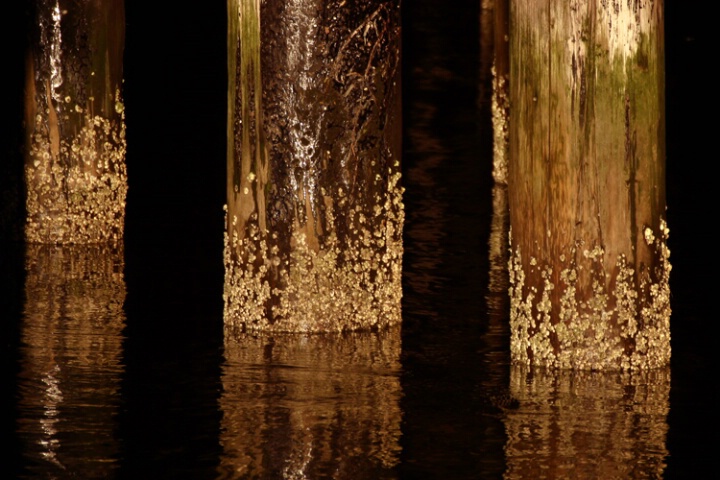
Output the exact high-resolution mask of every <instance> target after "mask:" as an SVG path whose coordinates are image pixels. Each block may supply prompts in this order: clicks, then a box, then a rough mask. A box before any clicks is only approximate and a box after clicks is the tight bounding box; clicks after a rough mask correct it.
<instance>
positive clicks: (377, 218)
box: [224, 0, 404, 332]
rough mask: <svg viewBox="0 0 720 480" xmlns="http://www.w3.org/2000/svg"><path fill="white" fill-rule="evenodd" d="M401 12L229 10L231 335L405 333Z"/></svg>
mask: <svg viewBox="0 0 720 480" xmlns="http://www.w3.org/2000/svg"><path fill="white" fill-rule="evenodd" d="M399 3H400V2H399V1H398V0H391V1H388V0H373V1H369V2H345V1H342V0H330V1H320V0H309V1H308V0H306V1H300V0H291V1H284V0H283V1H267V2H260V1H259V0H229V2H228V17H229V25H228V33H229V36H228V55H229V58H228V62H229V72H230V78H229V92H228V94H229V112H228V177H227V199H228V203H227V211H226V232H225V260H224V261H225V292H224V297H225V321H226V324H228V325H229V326H232V327H239V328H242V329H245V330H251V331H252V330H262V331H288V332H320V331H342V330H362V329H369V328H376V327H382V326H385V325H391V324H397V323H399V322H400V300H401V294H402V292H401V264H402V226H403V215H404V213H403V205H402V187H401V185H400V138H401V137H400V133H401V132H400V126H401V111H400V4H399Z"/></svg>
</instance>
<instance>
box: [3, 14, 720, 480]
mask: <svg viewBox="0 0 720 480" xmlns="http://www.w3.org/2000/svg"><path fill="white" fill-rule="evenodd" d="M9 3H11V5H4V6H3V9H2V11H0V19H2V28H1V30H2V33H1V35H2V41H1V43H2V50H0V51H1V52H2V63H1V65H2V67H0V71H1V72H2V78H3V83H2V85H3V86H2V91H3V94H2V95H1V96H0V97H1V98H2V101H1V102H2V103H0V105H1V106H2V107H1V108H2V113H1V114H2V119H3V123H2V137H0V138H1V139H2V141H1V143H2V150H1V151H0V152H1V155H2V159H0V202H1V203H0V242H1V243H0V247H2V250H0V267H1V268H2V271H1V273H2V277H0V278H2V280H3V287H2V296H1V297H0V315H2V314H4V312H20V311H21V309H22V303H23V285H24V282H23V280H22V279H23V260H22V258H23V256H22V246H21V245H19V244H18V243H17V242H15V241H14V240H15V239H17V234H18V229H17V222H16V220H17V219H18V218H22V214H23V211H22V208H23V207H22V200H21V199H22V156H21V152H22V123H21V122H22V108H23V95H22V88H23V75H22V72H23V70H24V66H23V62H24V51H25V46H26V42H27V39H26V37H25V35H24V32H25V31H26V28H25V26H26V22H27V21H28V18H27V15H26V11H27V9H26V8H25V5H26V4H25V3H24V2H21V1H17V2H9ZM187 5H189V6H184V5H180V4H178V3H163V4H162V5H161V2H141V1H138V0H128V1H127V2H126V22H127V31H126V32H127V37H126V51H125V89H124V97H125V106H126V115H127V117H126V123H127V140H128V152H127V165H128V177H129V194H128V201H127V219H126V240H125V251H126V256H125V259H126V263H125V267H126V280H127V287H128V292H129V293H128V298H127V304H126V310H127V312H128V317H129V318H130V317H132V318H134V319H137V321H134V322H132V323H129V324H128V326H127V332H126V333H127V335H128V341H127V342H126V344H125V351H126V359H125V360H126V368H127V375H128V377H129V378H134V379H135V380H134V381H133V383H131V384H129V385H126V391H127V394H128V400H127V401H128V402H130V403H131V404H132V403H133V402H136V403H137V402H149V408H148V410H147V411H148V414H147V417H143V416H142V415H140V416H139V417H134V418H130V419H129V421H126V422H125V424H130V425H135V426H139V425H142V424H143V423H145V424H147V425H150V426H154V427H158V428H156V429H155V430H157V431H170V432H176V433H178V434H181V433H182V434H183V435H184V436H185V437H186V438H198V439H200V438H202V436H203V432H202V431H200V428H201V427H202V425H205V424H206V422H205V421H204V420H200V419H194V420H193V419H189V420H188V419H186V420H185V421H183V425H160V424H158V422H162V421H163V420H158V419H153V418H152V416H151V415H152V412H153V408H152V407H153V401H154V400H153V398H159V397H162V396H163V395H164V394H166V392H162V391H161V390H162V388H164V387H163V382H162V381H161V380H162V379H161V378H160V375H161V374H162V368H159V367H158V368H154V369H149V368H147V366H148V365H151V364H153V365H157V364H162V363H163V362H166V361H167V362H170V361H171V362H175V364H178V365H180V368H184V369H186V370H187V372H188V375H190V376H193V377H203V376H206V377H207V378H209V379H217V378H218V377H219V371H218V370H219V365H220V363H221V358H220V357H221V349H222V298H221V295H222V281H223V265H222V232H223V212H222V206H223V204H224V203H225V144H226V117H227V103H226V102H227V88H226V85H227V84H226V74H227V71H226V61H227V60H226V55H225V52H226V8H227V7H226V2H210V1H208V2H202V3H201V4H197V3H192V4H187ZM701 6H702V4H701V3H700V2H699V1H683V0H673V1H667V2H665V13H666V54H667V55H666V62H667V63H666V67H667V70H666V71H667V75H666V82H667V84H666V86H667V90H666V92H667V96H666V101H667V108H666V111H667V117H666V122H667V187H668V189H667V197H668V201H667V204H668V221H669V226H670V229H671V233H670V240H669V244H670V248H671V251H672V255H671V263H672V266H673V271H672V275H671V290H672V292H673V300H672V302H673V319H672V335H673V337H672V338H673V360H672V362H673V376H672V391H671V399H670V401H671V411H670V418H669V420H668V422H669V424H670V425H671V428H670V431H669V434H668V449H669V451H670V452H671V458H670V459H669V460H668V469H667V478H692V476H691V477H688V475H689V474H693V475H694V474H698V475H699V474H701V473H703V472H705V468H706V467H707V466H708V465H709V464H710V462H709V459H710V458H711V457H710V449H711V446H714V440H711V439H714V438H716V435H715V432H714V426H715V425H716V409H714V408H713V407H714V406H715V405H716V404H717V403H716V400H717V380H716V375H713V374H712V373H711V370H710V359H711V355H710V352H711V351H712V349H713V347H714V346H715V345H714V344H715V342H716V340H715V337H714V336H713V331H714V330H711V328H712V324H713V323H715V320H717V316H718V315H717V309H716V308H713V307H715V305H714V304H713V303H712V302H711V299H714V298H715V295H713V293H714V290H715V288H716V279H715V278H714V277H713V276H712V275H713V273H712V272H713V271H714V268H715V267H714V266H713V265H714V264H715V259H716V257H717V253H716V252H715V246H716V242H714V241H713V237H711V229H712V230H713V231H714V228H712V227H711V225H712V224H713V223H716V220H715V217H714V216H712V215H711V209H710V206H711V205H712V206H714V207H715V209H716V208H717V201H716V200H710V197H711V195H710V194H711V192H713V191H714V190H716V189H717V187H716V186H715V178H716V174H715V172H714V169H713V168H714V164H715V163H717V157H718V155H717V153H716V149H715V148H712V149H711V147H710V139H711V138H713V137H712V136H711V134H710V127H711V126H713V127H714V126H716V125H717V120H716V116H717V111H716V110H715V108H716V107H715V103H716V102H715V99H716V93H715V92H716V89H715V88H714V87H713V88H710V80H709V79H710V78H711V74H710V72H711V69H712V60H714V56H709V51H710V48H709V44H708V40H707V38H708V37H709V34H708V30H706V29H705V28H704V25H703V22H702V21H701V20H702V18H703V17H706V16H707V14H708V12H707V11H703V10H702V9H701ZM478 8H479V0H476V1H465V0H456V1H453V2H443V1H440V0H417V1H415V2H413V1H410V0H407V1H405V3H404V15H405V17H404V25H403V26H404V29H405V32H406V33H405V41H404V59H405V70H406V72H409V71H411V69H412V65H413V64H414V63H413V62H417V61H418V57H417V56H418V55H419V54H420V53H418V51H419V49H418V48H417V47H416V46H417V45H418V44H419V43H420V42H423V41H428V40H427V39H425V38H423V37H422V36H421V35H420V34H418V33H417V32H416V31H415V32H414V31H413V22H414V21H415V20H416V19H417V18H420V17H427V16H428V15H436V16H437V18H438V22H440V23H442V25H444V26H447V28H448V32H447V39H446V41H447V45H446V46H449V47H450V48H451V49H452V53H453V57H454V58H458V57H460V58H461V60H460V61H464V62H467V63H468V64H470V65H471V66H474V65H476V64H477V62H478V60H479V59H478V56H479V50H478V46H477V43H478V31H477V28H478V27H477V24H476V22H475V20H476V19H477V18H478ZM463 56H464V57H463ZM462 58H464V60H462ZM405 78H406V79H409V78H411V75H409V74H406V75H405ZM406 87H407V88H406V89H405V91H406V94H405V97H406V98H405V103H406V105H407V104H410V103H411V102H412V101H413V99H412V98H411V97H410V96H411V95H412V92H413V88H412V85H407V86H406ZM404 161H405V159H404ZM407 161H408V162H410V161H412V158H411V157H408V158H407ZM410 166H411V165H409V164H407V163H406V164H404V168H405V169H407V168H409V167H410ZM478 168H479V170H478V171H480V172H484V173H486V174H488V173H489V171H490V166H489V165H488V164H485V165H481V166H480V167H478ZM488 185H489V181H488V180H487V178H486V179H484V180H483V179H479V180H478V189H479V190H480V191H481V193H480V194H479V195H480V196H481V197H482V198H481V199H480V201H483V202H487V204H489V190H488V189H487V186H488ZM448 188H452V186H449V187H448ZM413 194H416V193H414V192H413V191H411V190H409V191H408V195H413ZM715 209H714V210H715ZM487 230H488V227H487V225H480V226H478V229H477V232H478V235H483V234H485V233H486V232H487ZM486 238H487V236H481V237H480V238H479V240H478V241H479V243H481V244H485V242H486ZM180 272H182V275H183V276H182V278H181V279H179V278H178V277H177V275H178V274H180ZM180 298H182V299H185V301H178V299H180ZM178 319H182V321H179V320H178ZM208 319H212V321H208ZM0 323H2V328H1V329H0V335H2V339H1V340H2V348H3V364H4V367H5V370H4V371H5V372H6V376H5V377H4V379H5V384H6V385H13V384H14V375H15V373H16V370H17V366H16V363H15V358H16V357H17V349H18V342H19V340H18V338H19V334H18V332H19V325H18V324H17V322H16V321H15V317H11V320H8V317H5V318H2V319H0ZM408 341H410V342H412V341H413V339H412V338H410V339H408ZM198 343H202V344H203V345H204V346H203V348H204V349H206V350H207V345H208V344H211V345H212V344H215V345H216V347H217V349H216V351H217V359H216V361H205V362H198V361H194V360H193V355H194V352H195V351H196V348H195V346H196V345H197V344H198ZM150 345H158V346H159V348H148V346H150ZM209 350H210V351H212V349H209ZM140 352H142V355H141V354H140ZM148 352H154V353H148ZM148 355H149V356H148ZM676 372H679V374H676ZM147 385H156V386H155V387H154V388H155V389H157V391H150V392H147V391H141V388H143V387H141V386H147ZM175 387H176V389H175V390H174V391H173V395H177V396H178V397H183V396H185V397H186V398H187V399H189V400H187V402H199V403H202V402H204V401H206V400H209V399H213V398H214V395H215V394H216V393H215V392H214V391H213V388H215V386H214V385H213V384H208V385H207V391H206V392H203V391H197V390H193V391H189V390H188V391H183V386H182V385H179V386H177V385H176V386H175ZM195 387H196V385H194V387H193V388H195ZM178 389H179V390H178ZM3 392H6V393H7V394H8V396H7V397H6V400H7V401H8V406H7V407H6V411H8V412H12V409H13V398H14V392H13V389H12V388H10V389H3ZM135 411H137V410H135ZM197 411H202V412H204V413H202V414H201V415H206V416H208V417H213V416H218V415H219V413H218V412H217V411H213V410H211V409H205V410H203V409H200V408H198V409H197ZM206 420H208V421H212V422H214V421H216V419H212V418H208V419H206ZM3 422H4V423H3V424H2V428H3V432H6V433H9V434H10V436H12V432H13V429H14V423H13V422H14V417H13V416H12V415H8V416H7V418H6V417H5V416H3ZM673 425H685V426H686V428H676V429H674V428H673ZM195 427H197V429H198V431H196V432H193V431H190V432H188V431H183V429H190V430H192V429H193V428H195ZM152 432H153V429H152V428H148V429H145V430H142V429H137V431H135V430H133V431H128V432H125V436H126V437H127V438H128V439H129V440H128V447H127V448H129V449H137V450H138V452H139V451H140V450H141V449H143V448H145V447H148V446H150V445H153V444H157V443H158V442H159V443H162V442H163V441H167V440H166V439H161V438H155V437H154V436H153V433H152ZM703 438H705V439H706V440H705V441H703V440H701V439H703ZM11 445H14V444H12V443H11ZM203 448H205V447H200V448H198V450H200V451H202V450H203ZM205 452H206V453H207V454H208V455H212V454H213V452H209V451H208V449H207V448H205ZM15 453H16V452H15ZM8 455H13V450H12V447H11V448H10V449H9V450H8ZM673 456H677V458H678V459H679V460H677V461H674V460H673V458H672V457H673ZM128 458H142V455H140V454H139V453H138V454H137V455H132V454H128ZM187 461H188V462H190V461H191V460H190V459H187ZM157 468H158V469H160V468H161V465H157ZM131 470H132V469H131Z"/></svg>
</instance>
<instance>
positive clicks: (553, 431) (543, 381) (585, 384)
mask: <svg viewBox="0 0 720 480" xmlns="http://www.w3.org/2000/svg"><path fill="white" fill-rule="evenodd" d="M510 393H511V394H512V395H513V396H514V397H515V398H516V399H517V400H518V402H519V407H518V408H517V409H514V410H508V411H507V416H506V418H505V426H506V431H507V436H508V440H507V444H506V446H505V454H506V457H507V470H506V473H505V478H506V479H508V480H512V479H521V478H523V479H524V478H583V479H584V478H608V479H610V478H662V476H663V471H664V469H665V465H666V464H665V460H666V457H667V455H668V450H667V448H666V443H665V442H666V437H667V432H668V423H667V415H668V412H669V409H670V406H669V394H670V369H669V368H663V369H656V370H648V371H642V372H633V373H629V372H624V373H623V372H614V373H613V372H588V371H555V372H551V371H548V370H542V369H530V368H529V367H525V366H519V365H518V366H514V367H512V369H511V374H510Z"/></svg>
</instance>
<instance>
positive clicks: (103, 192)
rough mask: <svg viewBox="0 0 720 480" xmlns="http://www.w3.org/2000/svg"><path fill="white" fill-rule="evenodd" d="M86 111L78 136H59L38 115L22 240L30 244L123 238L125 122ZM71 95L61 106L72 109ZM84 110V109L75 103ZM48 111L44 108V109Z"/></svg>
mask: <svg viewBox="0 0 720 480" xmlns="http://www.w3.org/2000/svg"><path fill="white" fill-rule="evenodd" d="M119 95H120V94H119V92H118V93H117V94H116V104H115V109H116V113H118V114H119V120H116V121H114V120H109V119H107V118H104V117H103V116H100V115H93V114H92V113H90V112H85V116H84V126H83V127H82V128H81V129H80V131H79V132H78V134H77V135H74V136H62V135H61V134H60V132H59V131H58V127H57V125H53V121H52V120H50V121H48V118H47V117H46V116H45V115H42V114H37V115H36V117H35V128H34V132H33V133H32V135H31V138H30V141H31V144H30V146H29V159H28V161H27V162H26V165H25V180H26V185H27V200H26V206H27V214H28V220H27V224H26V226H25V236H26V240H27V241H28V242H30V243H63V244H71V243H103V242H108V241H110V242H117V241H119V240H121V239H122V236H123V228H124V221H125V199H126V196H127V172H126V166H125V151H126V142H125V121H124V111H123V104H122V103H121V101H120V98H119ZM70 102H71V99H70V98H67V103H66V104H65V105H63V108H68V109H69V108H73V107H72V105H71V104H70ZM74 110H75V112H80V113H82V111H83V110H82V107H80V106H79V105H75V106H74ZM46 111H47V110H46Z"/></svg>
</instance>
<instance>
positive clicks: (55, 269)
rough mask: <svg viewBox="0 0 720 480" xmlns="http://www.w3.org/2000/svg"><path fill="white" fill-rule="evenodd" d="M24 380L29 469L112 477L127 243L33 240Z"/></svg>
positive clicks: (21, 403)
mask: <svg viewBox="0 0 720 480" xmlns="http://www.w3.org/2000/svg"><path fill="white" fill-rule="evenodd" d="M26 269H27V277H26V284H25V294H26V303H25V310H24V319H23V324H22V331H21V335H22V349H21V353H22V357H21V361H20V366H21V371H20V374H19V379H18V384H19V386H20V387H19V391H20V398H19V400H18V423H17V429H18V434H19V437H20V438H21V439H22V441H23V456H24V457H25V462H24V463H25V464H26V465H27V470H28V473H33V472H36V473H42V474H43V475H45V474H47V475H48V478H55V477H53V475H62V476H66V475H70V476H73V477H77V478H111V474H112V472H114V470H115V468H116V464H115V462H116V461H117V459H118V453H119V443H118V441H117V439H116V438H115V436H114V431H115V430H116V429H117V421H116V416H117V413H118V408H119V406H118V398H119V389H120V379H121V375H122V373H123V366H122V363H121V359H122V331H123V328H124V326H125V316H124V313H123V309H122V307H123V302H124V300H125V281H124V278H123V251H122V248H113V249H111V248H109V247H105V246H60V245H29V246H28V247H27V252H26Z"/></svg>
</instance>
